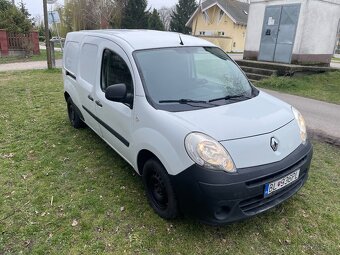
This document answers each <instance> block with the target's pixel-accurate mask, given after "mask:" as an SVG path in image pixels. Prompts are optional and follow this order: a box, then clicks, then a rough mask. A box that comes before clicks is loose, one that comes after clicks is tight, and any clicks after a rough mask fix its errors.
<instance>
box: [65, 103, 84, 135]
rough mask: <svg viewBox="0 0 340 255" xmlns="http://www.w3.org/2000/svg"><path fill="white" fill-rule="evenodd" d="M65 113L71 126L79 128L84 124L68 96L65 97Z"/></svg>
mask: <svg viewBox="0 0 340 255" xmlns="http://www.w3.org/2000/svg"><path fill="white" fill-rule="evenodd" d="M67 113H68V118H69V120H70V123H71V125H72V127H74V128H76V129H79V128H83V127H84V126H85V123H84V122H83V121H82V120H81V118H80V116H79V115H78V113H77V111H76V106H75V105H74V103H73V101H72V99H71V98H70V97H69V98H68V99H67Z"/></svg>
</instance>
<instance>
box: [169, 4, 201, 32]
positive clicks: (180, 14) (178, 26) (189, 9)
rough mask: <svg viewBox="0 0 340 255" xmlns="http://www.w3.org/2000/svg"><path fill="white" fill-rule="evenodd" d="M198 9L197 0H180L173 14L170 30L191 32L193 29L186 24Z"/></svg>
mask: <svg viewBox="0 0 340 255" xmlns="http://www.w3.org/2000/svg"><path fill="white" fill-rule="evenodd" d="M196 9H197V3H196V0H179V2H178V4H176V9H175V10H174V11H173V13H172V15H171V22H170V30H171V31H174V32H179V33H184V34H189V33H190V32H191V29H190V28H188V27H185V24H186V23H187V22H188V20H189V19H190V17H191V15H192V14H193V13H194V12H195V10H196Z"/></svg>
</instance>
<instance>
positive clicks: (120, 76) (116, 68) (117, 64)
mask: <svg viewBox="0 0 340 255" xmlns="http://www.w3.org/2000/svg"><path fill="white" fill-rule="evenodd" d="M119 83H124V84H125V85H126V87H127V93H131V94H133V82H132V76H131V72H130V69H129V67H128V66H127V64H126V63H125V61H124V59H123V58H121V57H120V56H119V55H118V54H116V53H114V52H112V51H111V50H107V49H106V50H105V51H104V53H103V61H102V72H101V88H102V90H103V91H104V92H105V90H106V89H107V87H109V86H111V85H115V84H119Z"/></svg>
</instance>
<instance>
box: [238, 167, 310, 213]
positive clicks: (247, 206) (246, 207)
mask: <svg viewBox="0 0 340 255" xmlns="http://www.w3.org/2000/svg"><path fill="white" fill-rule="evenodd" d="M306 178H307V174H306V173H303V174H302V175H301V176H300V178H299V179H298V180H297V181H296V182H294V183H292V184H291V185H289V186H287V187H285V188H283V189H282V190H280V191H278V192H277V193H276V194H273V195H272V196H270V197H266V198H265V197H264V195H263V194H262V195H259V196H256V197H253V198H250V199H247V200H243V201H241V202H240V204H239V206H240V208H241V210H242V211H243V212H244V213H245V214H247V215H254V214H257V213H260V212H262V211H265V210H267V209H269V208H271V207H274V206H275V205H277V204H279V203H281V202H282V201H284V200H286V199H287V198H289V197H290V196H292V195H293V194H294V193H295V192H297V190H299V189H300V188H301V186H302V185H303V183H304V181H305V179H306Z"/></svg>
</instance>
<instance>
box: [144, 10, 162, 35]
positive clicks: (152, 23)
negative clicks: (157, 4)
mask: <svg viewBox="0 0 340 255" xmlns="http://www.w3.org/2000/svg"><path fill="white" fill-rule="evenodd" d="M148 28H149V29H153V30H160V31H164V25H163V23H162V21H161V18H160V16H159V13H158V11H157V10H156V9H153V12H152V13H150V15H149V27H148Z"/></svg>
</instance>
